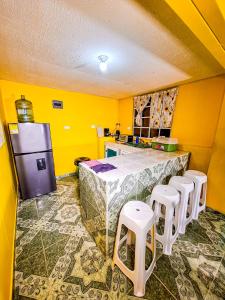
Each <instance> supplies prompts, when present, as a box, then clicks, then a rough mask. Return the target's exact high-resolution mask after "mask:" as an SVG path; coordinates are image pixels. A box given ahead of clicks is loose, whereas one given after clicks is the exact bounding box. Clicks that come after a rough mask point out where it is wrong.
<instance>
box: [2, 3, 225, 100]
mask: <svg viewBox="0 0 225 300" xmlns="http://www.w3.org/2000/svg"><path fill="white" fill-rule="evenodd" d="M149 2H150V1H149ZM141 3H143V1H139V0H41V1H39V0H19V1H18V0H1V1H0V12H1V13H0V78H1V79H5V80H12V81H19V82H25V83H31V84H36V85H41V86H47V87H52V88H59V89H65V90H70V91H77V92H82V93H90V94H96V95H101V96H108V97H114V98H124V97H127V96H130V95H135V94H140V93H143V92H146V91H150V90H154V89H159V88H161V87H166V86H171V85H174V84H177V83H178V82H184V81H192V80H197V79H200V78H206V77H210V76H213V75H217V74H221V73H223V71H224V70H223V68H222V67H221V66H220V65H219V63H218V62H216V60H215V59H214V58H213V57H212V56H211V54H210V53H209V52H207V50H206V49H205V48H204V47H203V45H202V44H201V43H200V42H199V40H198V39H197V38H196V37H195V36H194V35H193V34H192V33H191V31H189V30H188V28H186V27H185V25H184V24H183V23H182V22H181V20H179V19H178V17H176V15H175V14H173V12H172V11H171V10H169V8H168V7H167V6H166V4H163V1H162V0H157V1H156V0H151V5H149V6H148V7H147V8H146V7H144V6H143V5H141ZM100 54H106V55H108V56H109V66H108V72H107V73H106V74H102V73H101V72H100V71H99V69H98V61H97V56H98V55H100Z"/></svg>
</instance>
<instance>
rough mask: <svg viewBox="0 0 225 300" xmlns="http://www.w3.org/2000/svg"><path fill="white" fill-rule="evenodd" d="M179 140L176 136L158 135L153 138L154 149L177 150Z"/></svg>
mask: <svg viewBox="0 0 225 300" xmlns="http://www.w3.org/2000/svg"><path fill="white" fill-rule="evenodd" d="M177 145H178V140H177V139H176V138H167V137H157V138H153V139H152V149H156V150H162V151H166V152H172V151H176V150H177Z"/></svg>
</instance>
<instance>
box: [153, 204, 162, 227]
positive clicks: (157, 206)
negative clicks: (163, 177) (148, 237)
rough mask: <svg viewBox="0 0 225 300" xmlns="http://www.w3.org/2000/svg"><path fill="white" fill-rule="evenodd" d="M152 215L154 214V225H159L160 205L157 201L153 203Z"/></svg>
mask: <svg viewBox="0 0 225 300" xmlns="http://www.w3.org/2000/svg"><path fill="white" fill-rule="evenodd" d="M154 213H155V222H156V224H158V223H159V217H160V216H161V204H160V203H159V202H157V201H155V210H154Z"/></svg>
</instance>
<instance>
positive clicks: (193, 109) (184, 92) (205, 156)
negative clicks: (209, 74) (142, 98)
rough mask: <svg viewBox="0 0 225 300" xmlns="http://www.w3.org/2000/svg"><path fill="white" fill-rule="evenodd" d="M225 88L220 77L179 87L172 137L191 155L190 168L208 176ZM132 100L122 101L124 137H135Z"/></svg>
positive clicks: (121, 116) (222, 77) (120, 110)
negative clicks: (131, 134) (127, 135)
mask: <svg viewBox="0 0 225 300" xmlns="http://www.w3.org/2000/svg"><path fill="white" fill-rule="evenodd" d="M224 87H225V77H224V76H219V77H214V78H210V79H206V80H201V81H197V82H194V83H189V84H185V85H182V86H180V87H179V94H178V96H177V100H176V109H175V113H174V119H173V126H172V136H173V137H177V138H178V140H179V144H180V149H182V150H185V151H190V152H191V153H192V155H191V161H190V168H193V169H197V170H201V171H204V172H207V170H208V166H209V160H210V156H211V152H212V146H213V141H214V137H215V132H216V127H217V123H218V118H219V113H220V108H221V104H222V99H223V93H224ZM132 113H133V98H126V99H122V100H120V101H119V122H120V123H121V132H122V133H132V130H131V131H129V130H127V127H129V126H131V128H132Z"/></svg>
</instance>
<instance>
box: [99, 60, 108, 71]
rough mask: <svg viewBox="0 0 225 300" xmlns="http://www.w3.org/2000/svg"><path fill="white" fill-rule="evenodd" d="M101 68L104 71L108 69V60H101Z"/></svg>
mask: <svg viewBox="0 0 225 300" xmlns="http://www.w3.org/2000/svg"><path fill="white" fill-rule="evenodd" d="M99 69H100V70H101V71H102V72H106V70H107V63H106V62H100V64H99Z"/></svg>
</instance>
